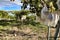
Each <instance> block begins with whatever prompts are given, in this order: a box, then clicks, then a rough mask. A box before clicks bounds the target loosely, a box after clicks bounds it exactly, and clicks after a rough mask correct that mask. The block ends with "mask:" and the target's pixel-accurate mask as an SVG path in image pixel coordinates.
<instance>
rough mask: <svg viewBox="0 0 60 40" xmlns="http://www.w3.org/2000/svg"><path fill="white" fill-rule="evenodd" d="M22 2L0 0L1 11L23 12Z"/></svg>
mask: <svg viewBox="0 0 60 40" xmlns="http://www.w3.org/2000/svg"><path fill="white" fill-rule="evenodd" d="M20 1H21V0H15V1H14V2H11V1H10V0H0V10H7V11H9V10H21V6H22V3H20Z"/></svg>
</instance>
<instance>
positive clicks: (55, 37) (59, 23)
mask: <svg viewBox="0 0 60 40" xmlns="http://www.w3.org/2000/svg"><path fill="white" fill-rule="evenodd" d="M59 28H60V20H59V21H58V23H57V28H56V33H55V36H54V40H57V37H58V33H59Z"/></svg>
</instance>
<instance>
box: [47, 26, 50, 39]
mask: <svg viewBox="0 0 60 40" xmlns="http://www.w3.org/2000/svg"><path fill="white" fill-rule="evenodd" d="M47 40H50V26H48V38H47Z"/></svg>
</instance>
